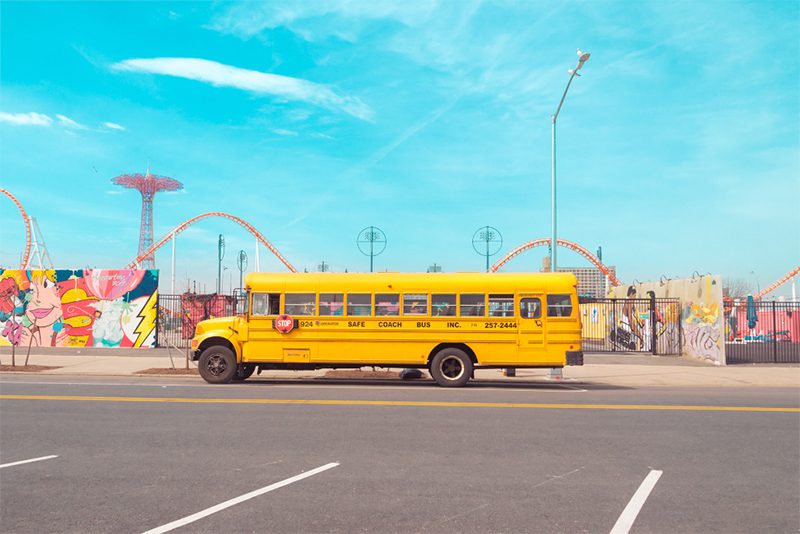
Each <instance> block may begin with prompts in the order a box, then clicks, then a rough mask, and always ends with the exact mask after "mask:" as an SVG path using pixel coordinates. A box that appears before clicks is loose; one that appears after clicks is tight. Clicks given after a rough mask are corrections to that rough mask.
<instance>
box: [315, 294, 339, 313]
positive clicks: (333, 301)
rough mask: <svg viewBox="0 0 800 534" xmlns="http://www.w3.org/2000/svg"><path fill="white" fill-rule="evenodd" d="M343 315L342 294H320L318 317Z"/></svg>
mask: <svg viewBox="0 0 800 534" xmlns="http://www.w3.org/2000/svg"><path fill="white" fill-rule="evenodd" d="M343 313H344V293H320V294H319V314H320V315H342V314H343Z"/></svg>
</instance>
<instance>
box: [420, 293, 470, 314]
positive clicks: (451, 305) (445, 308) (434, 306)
mask: <svg viewBox="0 0 800 534" xmlns="http://www.w3.org/2000/svg"><path fill="white" fill-rule="evenodd" d="M481 297H483V295H481ZM455 314H456V296H455V294H454V293H452V294H445V295H442V294H436V293H434V294H433V295H431V315H433V316H434V317H454V316H455Z"/></svg>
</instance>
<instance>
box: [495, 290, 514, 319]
mask: <svg viewBox="0 0 800 534" xmlns="http://www.w3.org/2000/svg"><path fill="white" fill-rule="evenodd" d="M513 316H514V295H489V317H513Z"/></svg>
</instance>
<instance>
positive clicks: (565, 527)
mask: <svg viewBox="0 0 800 534" xmlns="http://www.w3.org/2000/svg"><path fill="white" fill-rule="evenodd" d="M12 396H20V397H23V398H10V397H12ZM52 396H60V397H61V398H60V399H53V398H47V397H52ZM109 397H114V399H109ZM798 406H800V394H798V390H797V389H771V388H770V389H766V388H747V389H741V390H736V389H733V388H713V389H686V388H683V389H676V388H651V389H628V388H612V387H599V386H592V385H587V386H585V387H584V386H582V385H580V384H564V385H560V384H541V383H537V384H514V385H513V386H511V385H509V384H505V385H504V384H499V383H487V382H484V383H474V384H472V385H471V386H469V387H466V388H463V389H457V390H448V389H442V388H438V387H435V386H433V385H432V383H431V382H428V381H426V382H415V383H402V382H396V381H395V382H368V383H364V382H352V381H351V382H348V381H340V382H334V381H326V382H325V383H322V384H321V383H319V381H313V380H309V381H291V382H286V381H283V382H278V381H267V380H264V381H259V380H253V381H248V382H246V383H244V384H238V385H226V386H210V385H206V384H204V383H201V382H199V381H197V380H195V379H158V378H153V379H147V380H146V381H143V380H142V379H126V378H117V379H111V378H103V379H99V378H88V377H87V378H75V377H69V378H65V377H61V378H57V377H37V376H20V377H3V378H2V380H1V381H0V454H1V456H0V464H2V465H3V466H4V465H5V464H8V463H13V462H16V461H20V460H25V459H33V458H39V457H46V456H49V455H57V457H56V458H51V459H47V460H41V461H37V462H32V463H27V464H21V465H11V466H7V467H2V468H1V469H0V524H2V530H3V532H9V533H10V532H31V533H38V532H85V533H94V532H98V533H101V532H103V533H104V532H115V533H116V532H145V531H148V530H150V529H157V528H158V527H162V526H164V525H167V524H169V523H171V522H173V521H176V520H179V519H181V518H185V517H187V516H190V515H191V514H195V513H196V512H200V511H202V510H207V509H208V508H210V507H213V506H215V505H218V504H220V503H223V502H225V501H228V500H230V499H234V498H236V497H240V496H242V495H245V494H247V493H248V492H252V491H254V490H259V489H263V488H266V489H265V491H264V492H263V493H262V494H260V495H257V496H254V497H252V498H250V499H249V500H246V501H243V502H239V503H237V504H233V505H231V506H229V507H227V508H224V509H222V510H219V511H215V512H209V513H208V515H206V516H205V517H202V518H199V519H197V520H195V521H193V522H189V523H187V524H185V525H184V526H180V527H178V528H177V529H176V530H175V531H174V532H216V533H219V532H236V533H238V532H610V531H611V530H612V528H613V527H614V525H615V523H616V522H617V521H618V519H619V518H620V515H621V514H623V510H624V509H626V506H627V505H628V504H629V502H630V501H631V499H632V497H633V496H634V494H635V493H636V492H637V489H638V488H639V487H640V485H641V484H642V482H643V480H645V478H646V477H648V475H649V473H651V472H652V471H661V472H662V474H661V477H660V478H659V479H658V481H657V482H656V484H655V485H654V486H653V488H652V492H651V493H649V495H647V496H646V499H645V500H644V503H643V505H642V506H641V511H640V512H639V513H638V515H635V516H634V522H633V527H632V529H631V532H725V533H729V532H796V531H797V530H798V529H799V528H800V492H799V491H798V485H799V484H800V482H799V481H800V413H798V412H797V411H796V410H797V408H798ZM665 407H666V409H664V408H665ZM659 408H661V409H659ZM732 408H735V409H732ZM752 408H773V409H774V408H777V409H778V410H777V411H752V410H751V409H752ZM785 408H792V409H794V410H795V411H787V410H783V411H781V410H780V409H785ZM331 463H335V464H338V465H335V466H330V465H329V464H331ZM322 466H326V469H325V470H324V471H321V472H318V473H316V474H313V475H311V476H308V477H307V478H304V479H302V480H295V481H291V482H290V483H287V484H286V485H285V486H283V487H278V488H273V489H272V490H270V488H268V487H269V486H270V485H273V484H275V483H278V482H281V481H286V480H287V479H292V477H295V476H296V475H300V474H301V473H304V472H306V473H307V472H309V471H310V470H313V469H315V468H318V467H322ZM267 490H269V491H267Z"/></svg>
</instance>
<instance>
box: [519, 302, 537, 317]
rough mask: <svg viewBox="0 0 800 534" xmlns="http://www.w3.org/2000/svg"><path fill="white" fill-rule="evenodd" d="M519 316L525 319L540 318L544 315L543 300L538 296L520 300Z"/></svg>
mask: <svg viewBox="0 0 800 534" xmlns="http://www.w3.org/2000/svg"><path fill="white" fill-rule="evenodd" d="M519 316H520V317H522V318H523V319H538V318H539V317H541V316H542V301H541V299H538V298H532V297H525V298H523V299H520V301H519Z"/></svg>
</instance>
